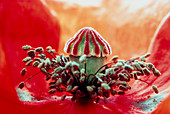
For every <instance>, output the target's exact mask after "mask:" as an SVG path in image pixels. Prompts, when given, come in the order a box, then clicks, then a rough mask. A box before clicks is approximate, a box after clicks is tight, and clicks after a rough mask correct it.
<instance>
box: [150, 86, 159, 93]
mask: <svg viewBox="0 0 170 114" xmlns="http://www.w3.org/2000/svg"><path fill="white" fill-rule="evenodd" d="M152 89H153V90H154V92H155V93H156V94H158V93H159V91H158V88H157V87H156V86H155V85H153V86H152Z"/></svg>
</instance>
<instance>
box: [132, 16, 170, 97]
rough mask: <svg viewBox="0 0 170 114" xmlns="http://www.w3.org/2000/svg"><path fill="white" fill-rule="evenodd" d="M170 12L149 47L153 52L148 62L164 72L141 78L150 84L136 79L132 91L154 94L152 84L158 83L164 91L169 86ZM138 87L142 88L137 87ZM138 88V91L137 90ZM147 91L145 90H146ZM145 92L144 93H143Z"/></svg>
mask: <svg viewBox="0 0 170 114" xmlns="http://www.w3.org/2000/svg"><path fill="white" fill-rule="evenodd" d="M169 28H170V13H169V14H168V15H167V16H166V17H165V18H164V19H163V21H162V22H161V24H160V26H159V27H158V29H157V31H156V34H155V36H154V39H153V41H152V43H151V46H150V48H149V52H150V53H151V56H150V58H149V59H148V62H151V63H153V64H154V65H155V67H156V68H157V69H158V70H159V71H160V72H161V73H162V75H161V76H160V77H158V78H157V77H156V76H149V77H145V78H141V79H142V80H145V81H147V82H148V83H149V84H148V85H147V84H145V83H143V82H141V81H136V82H135V84H134V86H133V87H132V88H133V89H132V91H134V92H135V93H137V92H138V93H137V94H138V95H144V96H146V95H149V94H152V93H153V91H151V90H152V89H151V85H156V86H157V87H158V88H159V91H164V90H167V89H170V88H169V85H170V67H169V66H170V61H169V58H170V46H169V44H170V32H169ZM137 88H140V90H139V89H137ZM136 90H138V91H136ZM144 91H145V92H144ZM141 92H143V93H141Z"/></svg>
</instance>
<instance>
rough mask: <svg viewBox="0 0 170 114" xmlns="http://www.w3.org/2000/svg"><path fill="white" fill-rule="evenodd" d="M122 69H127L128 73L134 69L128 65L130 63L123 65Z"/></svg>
mask: <svg viewBox="0 0 170 114" xmlns="http://www.w3.org/2000/svg"><path fill="white" fill-rule="evenodd" d="M124 69H125V70H126V71H128V72H129V73H130V72H132V71H133V70H134V69H133V67H132V66H130V65H124Z"/></svg>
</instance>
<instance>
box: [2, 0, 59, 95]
mask: <svg viewBox="0 0 170 114" xmlns="http://www.w3.org/2000/svg"><path fill="white" fill-rule="evenodd" d="M0 18H1V21H0V31H1V32H0V37H1V43H2V47H3V51H4V52H5V58H4V59H5V61H7V63H6V66H3V68H4V69H5V71H4V74H3V75H2V77H1V78H5V79H6V78H10V77H9V76H13V77H12V78H13V80H14V81H15V82H14V85H15V86H17V85H18V84H19V83H20V82H21V75H20V70H21V69H22V67H24V63H23V62H22V59H23V58H24V57H25V56H26V53H25V52H24V51H23V50H22V46H23V45H25V44H28V45H32V46H34V47H37V46H43V47H46V46H49V45H50V46H52V47H53V48H54V49H56V50H57V49H58V47H59V46H58V44H59V35H60V26H59V22H58V19H57V17H55V16H54V15H52V13H51V12H50V11H49V9H48V8H47V7H46V6H45V5H43V4H42V3H41V2H40V1H32V2H26V1H24V2H16V1H6V0H4V1H2V2H1V9H0ZM8 63H9V64H8ZM7 70H8V71H7ZM1 71H2V69H1ZM36 72H37V71H32V72H31V73H32V74H34V73H36ZM30 75H31V74H30ZM42 76H43V75H41V77H40V78H33V79H32V80H31V81H29V82H28V83H30V84H32V85H33V86H32V87H31V88H30V91H32V92H34V93H36V95H38V94H40V93H42V92H46V93H47V92H48V88H47V86H46V83H45V79H44V78H45V77H44V78H42ZM5 79H3V80H1V81H4V80H5ZM33 83H35V84H33ZM0 84H1V87H3V86H5V87H8V86H11V85H7V84H2V83H0ZM8 84H12V83H8ZM26 85H28V84H26ZM32 88H33V89H32ZM40 88H41V89H40Z"/></svg>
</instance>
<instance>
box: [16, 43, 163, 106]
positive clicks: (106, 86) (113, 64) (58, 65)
mask: <svg viewBox="0 0 170 114" xmlns="http://www.w3.org/2000/svg"><path fill="white" fill-rule="evenodd" d="M23 50H25V51H26V52H27V54H28V57H26V58H24V59H23V62H24V63H25V65H26V67H25V68H23V69H22V70H21V75H22V76H24V75H26V72H27V67H35V68H38V69H39V70H40V71H39V72H37V73H36V74H34V75H32V76H30V77H29V78H28V79H26V80H25V81H23V82H21V83H20V84H19V86H18V87H19V88H20V89H22V88H23V87H24V85H25V83H26V82H27V81H29V80H30V79H31V78H32V77H34V76H36V75H37V74H39V73H40V72H42V73H43V74H44V75H46V80H47V81H48V80H50V83H49V89H50V90H49V94H54V93H55V92H69V93H71V94H72V99H71V100H72V101H75V100H76V99H81V98H88V99H96V103H97V102H98V101H99V99H100V98H101V97H103V98H104V101H105V102H106V99H107V98H108V97H109V96H111V95H112V96H114V95H124V94H125V92H126V91H128V90H129V89H131V87H130V86H129V85H128V82H129V81H130V80H131V79H135V80H140V78H139V77H140V76H150V74H151V73H153V74H154V75H155V76H157V77H158V76H160V75H161V74H160V72H159V71H158V70H157V69H156V68H155V67H154V65H153V64H152V63H146V62H145V58H147V57H148V56H149V55H150V54H146V55H144V56H141V57H136V58H132V59H130V60H127V61H125V60H119V59H118V57H117V56H114V57H113V58H112V60H111V61H109V62H108V63H107V64H105V65H103V66H100V67H99V68H98V70H97V71H95V73H92V74H91V73H88V72H87V71H88V70H87V67H88V68H91V67H96V66H95V64H94V65H89V66H87V64H86V60H87V58H86V56H85V55H83V56H81V57H80V58H79V59H78V60H79V62H75V61H71V60H70V58H69V57H64V55H58V54H57V53H56V52H55V50H54V49H52V48H51V47H50V46H48V47H47V48H46V49H43V48H42V47H38V48H33V47H31V46H28V45H25V46H23ZM79 63H82V64H84V65H83V66H84V67H82V66H81V67H80V65H79ZM141 81H142V80H141ZM48 82H49V81H48ZM152 88H153V90H154V91H155V93H158V90H157V88H156V86H153V87H152ZM65 98H66V95H63V96H62V97H61V100H64V99H65Z"/></svg>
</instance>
